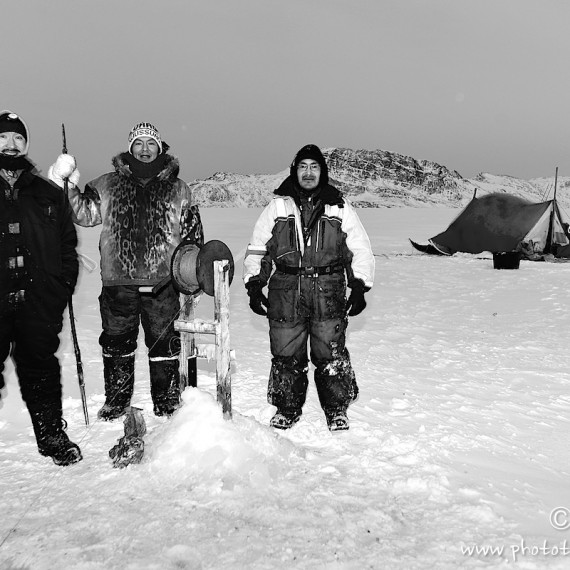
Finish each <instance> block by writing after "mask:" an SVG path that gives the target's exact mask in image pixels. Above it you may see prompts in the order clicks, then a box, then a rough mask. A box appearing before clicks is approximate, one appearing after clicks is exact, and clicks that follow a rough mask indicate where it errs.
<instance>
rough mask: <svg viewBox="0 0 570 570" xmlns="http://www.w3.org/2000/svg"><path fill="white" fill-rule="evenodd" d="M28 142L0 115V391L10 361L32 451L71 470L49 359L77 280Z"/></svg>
mask: <svg viewBox="0 0 570 570" xmlns="http://www.w3.org/2000/svg"><path fill="white" fill-rule="evenodd" d="M29 142H30V135H29V131H28V127H27V125H26V123H25V122H24V120H23V119H22V118H21V117H19V116H18V115H16V114H15V113H12V112H10V111H2V112H0V265H1V267H2V269H0V389H1V388H3V387H4V378H3V376H2V371H3V369H4V362H5V360H6V359H7V358H8V356H9V355H11V356H12V358H13V359H14V364H15V367H16V373H17V376H18V381H19V384H20V391H21V393H22V399H23V400H24V402H25V403H26V406H27V408H28V411H29V413H30V417H31V420H32V426H33V428H34V434H35V436H36V442H37V445H38V450H39V452H40V453H41V454H42V455H45V456H47V457H51V458H52V459H53V461H54V463H56V464H57V465H71V464H73V463H77V462H78V461H80V460H81V451H80V449H79V447H78V446H77V445H76V444H75V443H73V442H72V441H70V440H69V437H68V436H67V434H66V433H65V431H64V425H65V424H64V421H63V418H62V402H61V397H62V387H61V367H60V363H59V360H58V358H57V355H56V353H57V350H58V347H59V333H60V332H61V329H62V326H63V313H64V311H65V307H66V305H67V301H68V299H69V296H70V295H71V293H72V292H73V289H74V287H75V282H76V281H77V272H78V262H77V252H76V246H77V234H76V231H75V226H74V225H73V219H72V212H71V208H70V207H69V203H68V201H67V198H66V197H65V195H64V194H63V193H62V192H61V190H60V189H59V188H57V187H56V186H54V185H53V184H52V183H51V182H48V181H47V180H46V179H45V178H42V177H41V176H38V175H37V173H36V171H35V166H34V164H33V163H32V162H31V161H30V160H29V159H28V156H27V154H28V146H29Z"/></svg>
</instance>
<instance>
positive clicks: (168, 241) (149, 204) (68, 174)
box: [48, 123, 204, 420]
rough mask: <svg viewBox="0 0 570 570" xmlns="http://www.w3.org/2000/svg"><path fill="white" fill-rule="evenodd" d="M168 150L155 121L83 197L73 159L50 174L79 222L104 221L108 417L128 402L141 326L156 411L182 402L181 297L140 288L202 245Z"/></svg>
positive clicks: (135, 133)
mask: <svg viewBox="0 0 570 570" xmlns="http://www.w3.org/2000/svg"><path fill="white" fill-rule="evenodd" d="M168 149H169V147H168V145H167V144H166V143H165V142H164V141H162V139H161V136H160V133H159V132H158V130H157V129H156V128H155V127H154V126H153V125H152V124H150V123H139V124H137V125H135V127H133V129H132V130H131V132H130V134H129V137H128V149H127V152H123V153H121V154H119V155H117V156H115V157H114V158H113V160H112V163H113V166H114V170H113V172H109V173H107V174H103V175H102V176H99V177H98V178H96V179H95V180H92V181H91V182H89V183H88V184H87V185H86V186H85V190H84V191H83V192H80V190H79V188H78V187H77V183H78V180H79V172H78V170H77V168H76V164H75V160H74V158H73V157H72V156H70V155H65V154H63V155H60V156H59V157H58V159H57V161H56V163H55V164H54V165H52V167H51V168H50V171H49V173H48V176H49V177H50V178H51V179H52V180H53V181H54V182H56V183H57V184H59V185H60V186H63V184H64V180H66V179H67V181H68V198H69V202H70V204H71V207H72V209H73V212H74V215H75V220H74V221H75V223H76V224H79V225H81V226H86V227H91V226H96V225H98V224H102V229H101V238H100V244H99V248H100V252H101V277H102V281H103V289H102V292H101V295H100V297H99V304H100V311H101V320H102V324H103V332H102V334H101V336H100V338H99V343H100V344H101V347H102V350H103V370H104V379H105V404H104V405H103V407H102V408H101V409H100V410H99V412H98V417H99V418H101V419H104V420H113V419H115V418H118V417H119V416H121V415H122V414H123V413H124V412H125V409H126V408H127V407H128V406H129V405H130V401H131V397H132V394H133V388H134V368H135V351H136V347H137V336H138V331H139V323H142V327H143V330H144V335H145V343H146V346H147V348H148V357H149V368H150V390H151V396H152V401H153V409H154V413H155V414H156V415H158V416H165V415H166V416H168V415H171V414H172V413H173V412H174V411H175V410H176V408H177V407H178V406H179V404H180V377H179V360H178V358H179V353H180V339H179V334H178V333H177V332H176V331H175V330H174V324H173V322H174V320H175V319H176V316H177V315H178V312H179V310H180V302H179V295H178V293H177V291H176V290H175V289H174V287H173V285H172V283H171V282H169V283H168V285H166V286H165V287H163V288H162V289H161V290H159V291H158V292H157V293H156V294H154V295H152V294H147V293H141V292H140V291H139V287H140V286H154V285H156V284H158V283H160V282H161V281H163V280H164V279H165V278H167V277H168V276H169V275H170V262H171V258H172V254H173V252H174V250H175V249H176V247H177V246H178V245H179V244H180V243H181V242H182V241H188V242H191V243H195V244H196V245H198V246H201V245H203V240H204V236H203V230H202V222H201V219H200V214H199V211H198V207H197V206H195V205H192V196H191V191H190V189H189V187H188V185H187V184H186V183H185V182H184V181H183V180H181V179H180V178H178V173H179V162H178V159H177V158H176V157H174V156H173V155H171V154H169V153H168Z"/></svg>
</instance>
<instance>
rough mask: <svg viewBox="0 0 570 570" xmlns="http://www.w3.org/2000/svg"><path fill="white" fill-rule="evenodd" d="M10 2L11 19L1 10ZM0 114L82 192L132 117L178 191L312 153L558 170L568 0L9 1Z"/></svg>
mask: <svg viewBox="0 0 570 570" xmlns="http://www.w3.org/2000/svg"><path fill="white" fill-rule="evenodd" d="M8 4H9V10H8ZM5 8H6V9H5V10H4V12H5V13H4V15H3V16H2V32H1V44H0V45H1V58H2V59H1V64H2V65H1V69H2V80H1V87H0V93H1V99H2V101H1V103H0V108H8V109H10V110H13V111H15V112H17V113H19V114H21V115H22V117H23V118H24V119H25V120H26V122H27V123H28V125H29V127H30V130H31V135H32V136H31V147H30V157H31V158H32V159H33V160H34V161H36V162H37V163H38V166H39V167H40V168H41V169H42V170H44V171H46V170H47V168H48V166H49V165H50V164H51V162H53V160H54V159H55V157H56V156H57V154H58V153H59V152H60V150H61V123H62V122H63V123H65V126H66V131H67V142H68V148H69V151H70V152H71V153H72V154H74V155H75V156H76V157H77V160H78V163H79V167H80V170H81V171H82V183H85V182H87V181H88V180H89V179H90V178H93V177H94V176H96V175H99V174H102V173H103V172H106V171H108V170H109V169H110V167H111V162H110V161H111V157H112V156H113V155H114V154H116V153H118V152H119V151H122V150H125V149H126V142H127V136H128V133H129V130H130V129H131V127H132V126H133V125H134V124H135V123H137V122H139V121H149V122H152V123H154V124H155V125H156V127H157V128H158V129H159V131H160V132H161V134H162V136H163V138H164V140H166V141H167V142H168V143H169V144H170V145H171V150H172V152H173V154H175V155H177V156H178V157H179V158H180V161H181V166H182V170H181V175H182V177H183V178H184V179H185V180H186V181H187V182H190V181H192V180H194V179H196V178H206V177H208V176H210V175H212V174H213V173H214V172H217V171H225V172H239V173H243V174H253V173H276V172H279V171H281V170H283V169H285V168H286V167H287V166H288V165H289V163H290V161H291V159H292V158H293V155H294V154H295V152H296V151H297V150H298V149H299V148H300V147H301V146H303V145H304V144H306V143H309V142H312V143H315V144H317V145H319V146H321V147H323V148H324V147H332V146H338V147H348V148H353V149H383V150H388V151H392V152H397V153H401V154H405V155H410V156H412V157H414V158H416V159H418V160H422V159H425V160H433V161H435V162H438V163H440V164H443V165H445V166H447V167H448V168H450V169H454V170H457V171H458V172H459V173H460V174H462V175H463V176H465V177H472V176H474V175H476V174H477V173H478V172H491V173H494V174H510V175H512V176H516V177H519V178H534V177H540V176H553V175H554V170H555V168H556V166H558V167H559V169H560V172H559V174H560V175H561V176H570V129H569V121H570V119H569V113H570V69H569V67H570V57H569V56H570V2H568V1H567V0H154V1H149V0H90V1H85V0H49V1H46V0H21V1H20V2H9V3H8V2H7V6H6V7H5Z"/></svg>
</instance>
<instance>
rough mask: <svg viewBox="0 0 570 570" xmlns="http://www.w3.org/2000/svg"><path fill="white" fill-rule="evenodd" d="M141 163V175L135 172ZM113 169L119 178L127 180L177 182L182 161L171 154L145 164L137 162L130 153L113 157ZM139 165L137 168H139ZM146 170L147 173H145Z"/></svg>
mask: <svg viewBox="0 0 570 570" xmlns="http://www.w3.org/2000/svg"><path fill="white" fill-rule="evenodd" d="M134 161H136V163H139V164H140V165H142V166H141V170H143V172H141V173H135V172H133V170H134V169H133V166H134V165H135V164H136V163H135V162H134ZM111 162H112V164H113V167H114V168H115V172H116V173H117V174H118V175H119V176H124V177H127V178H131V177H133V178H155V177H156V178H157V179H158V180H159V181H162V180H169V179H170V180H172V181H174V180H176V178H178V173H179V172H180V161H179V160H178V158H177V157H175V156H173V155H171V154H160V155H159V156H158V157H157V158H156V160H154V161H153V162H150V163H144V162H139V161H137V159H136V158H134V157H133V156H132V155H131V154H129V153H128V152H121V153H119V154H117V155H116V156H114V157H113V159H112V161H111ZM139 164H137V166H139ZM144 170H146V172H144Z"/></svg>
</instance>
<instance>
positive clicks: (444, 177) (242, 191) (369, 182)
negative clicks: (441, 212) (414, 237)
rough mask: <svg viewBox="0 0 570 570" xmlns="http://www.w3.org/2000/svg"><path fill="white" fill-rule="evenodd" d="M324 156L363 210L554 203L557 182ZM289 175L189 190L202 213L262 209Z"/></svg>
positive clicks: (380, 154)
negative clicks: (484, 201) (491, 196)
mask: <svg viewBox="0 0 570 570" xmlns="http://www.w3.org/2000/svg"><path fill="white" fill-rule="evenodd" d="M323 154H324V155H325V158H326V160H327V164H328V165H329V178H330V180H331V183H332V184H333V185H334V186H336V187H337V188H339V189H340V190H341V191H342V192H343V193H344V194H345V196H347V197H348V198H349V199H350V200H351V202H352V203H353V204H354V205H355V206H357V207H362V208H379V207H399V206H418V207H421V206H434V205H441V206H456V207H461V206H463V205H465V204H466V203H467V202H468V201H469V200H470V199H471V198H472V197H473V195H474V194H475V193H477V195H478V196H481V195H483V194H487V193H490V192H507V193H509V194H515V195H517V196H522V197H524V198H526V199H528V200H530V201H533V202H538V201H541V200H545V199H549V198H551V197H552V193H553V192H552V191H553V188H554V177H552V178H537V179H533V180H521V179H518V178H514V177H512V176H501V175H494V174H487V173H481V174H478V175H477V176H476V177H475V178H472V179H467V178H463V177H462V176H461V175H460V174H459V173H458V172H457V171H455V170H450V169H448V168H447V167H445V166H442V165H440V164H437V163H435V162H431V161H427V160H416V159H415V158H412V157H410V156H404V155H401V154H397V153H393V152H389V151H384V150H352V149H348V148H328V149H324V150H323ZM288 173H289V171H288V169H287V170H283V171H282V172H278V173H276V174H231V173H224V172H217V173H216V174H214V175H213V176H211V177H210V178H207V179H206V180H195V181H194V182H192V183H191V184H190V186H191V187H192V189H193V193H194V200H195V201H196V202H197V203H198V204H199V205H201V206H203V207H208V206H216V207H228V208H236V207H263V206H265V205H266V204H267V203H268V202H269V200H270V199H271V196H272V194H273V190H274V189H275V188H277V187H278V186H279V184H280V183H281V182H282V181H283V180H284V179H285V177H286V176H287V175H288ZM569 187H570V178H568V177H566V178H559V179H558V186H557V188H558V191H559V192H558V198H559V202H560V205H561V206H566V207H569V206H570V199H569V198H566V197H565V196H564V194H565V192H564V189H568V188H569Z"/></svg>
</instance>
